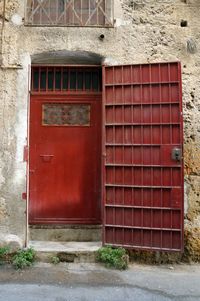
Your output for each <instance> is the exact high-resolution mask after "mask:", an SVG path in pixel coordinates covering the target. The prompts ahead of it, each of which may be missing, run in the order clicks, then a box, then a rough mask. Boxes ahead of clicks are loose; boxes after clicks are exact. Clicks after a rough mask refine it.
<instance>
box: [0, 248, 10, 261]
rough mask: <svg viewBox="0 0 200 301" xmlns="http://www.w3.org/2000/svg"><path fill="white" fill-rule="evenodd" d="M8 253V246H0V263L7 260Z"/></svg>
mask: <svg viewBox="0 0 200 301" xmlns="http://www.w3.org/2000/svg"><path fill="white" fill-rule="evenodd" d="M8 253H9V247H1V248H0V265H2V264H3V263H4V262H6V261H7V255H8Z"/></svg>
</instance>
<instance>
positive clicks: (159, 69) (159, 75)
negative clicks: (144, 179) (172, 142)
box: [158, 64, 164, 248]
mask: <svg viewBox="0 0 200 301" xmlns="http://www.w3.org/2000/svg"><path fill="white" fill-rule="evenodd" d="M158 78H159V80H158V82H159V94H160V95H159V103H160V116H162V109H161V108H162V107H163V105H162V83H161V66H160V64H158ZM162 145H163V130H162V119H161V118H160V152H161V147H162ZM163 168H164V167H163V166H162V167H161V189H160V196H161V200H160V201H161V232H160V233H161V244H160V245H161V248H162V247H163V192H164V189H163Z"/></svg>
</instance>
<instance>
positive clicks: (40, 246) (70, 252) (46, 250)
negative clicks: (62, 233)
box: [28, 241, 102, 263]
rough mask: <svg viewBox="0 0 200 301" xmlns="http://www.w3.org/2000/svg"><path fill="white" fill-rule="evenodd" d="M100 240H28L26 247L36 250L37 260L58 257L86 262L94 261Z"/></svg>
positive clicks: (76, 261)
mask: <svg viewBox="0 0 200 301" xmlns="http://www.w3.org/2000/svg"><path fill="white" fill-rule="evenodd" d="M101 246H102V242H100V241H98V242H96V241H95V242H76V241H71V242H57V241H29V244H28V247H32V248H33V249H34V250H35V251H36V256H37V260H38V261H41V262H51V260H52V257H55V256H56V257H58V258H59V260H60V261H61V262H74V263H86V262H90V263H91V262H96V254H97V251H98V249H99V248H101Z"/></svg>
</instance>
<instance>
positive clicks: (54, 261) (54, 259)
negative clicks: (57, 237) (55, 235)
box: [50, 256, 60, 264]
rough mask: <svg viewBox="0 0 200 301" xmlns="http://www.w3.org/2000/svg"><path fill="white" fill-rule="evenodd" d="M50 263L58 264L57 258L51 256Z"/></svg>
mask: <svg viewBox="0 0 200 301" xmlns="http://www.w3.org/2000/svg"><path fill="white" fill-rule="evenodd" d="M50 261H51V263H53V264H58V263H59V262H60V259H59V257H58V256H52V257H51V258H50Z"/></svg>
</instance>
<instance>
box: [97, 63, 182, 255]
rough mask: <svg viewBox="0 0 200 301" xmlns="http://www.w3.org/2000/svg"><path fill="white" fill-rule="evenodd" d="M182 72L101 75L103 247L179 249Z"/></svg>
mask: <svg viewBox="0 0 200 301" xmlns="http://www.w3.org/2000/svg"><path fill="white" fill-rule="evenodd" d="M180 74H181V70H180V64H179V63H162V64H149V65H148V64H146V65H133V66H130V65H129V66H115V67H105V69H104V76H103V78H104V93H103V94H104V120H105V127H104V140H105V154H106V159H105V162H104V163H105V166H104V172H105V175H104V182H105V185H104V244H111V245H115V246H126V247H129V248H135V249H144V250H145V249H150V250H162V251H170V250H173V251H182V250H183V160H182V158H176V156H172V152H173V149H180V150H181V152H182V145H183V124H182V100H181V98H182V95H181V77H180ZM178 159H180V160H178Z"/></svg>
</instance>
